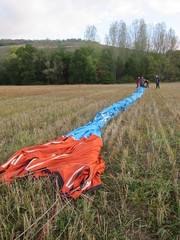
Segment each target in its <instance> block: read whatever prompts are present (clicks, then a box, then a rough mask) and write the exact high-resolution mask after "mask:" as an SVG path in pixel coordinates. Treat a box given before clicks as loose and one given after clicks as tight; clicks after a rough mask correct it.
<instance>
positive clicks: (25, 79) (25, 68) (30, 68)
mask: <svg viewBox="0 0 180 240" xmlns="http://www.w3.org/2000/svg"><path fill="white" fill-rule="evenodd" d="M36 53H37V49H36V48H34V47H33V46H32V45H30V44H27V45H26V46H25V47H20V48H19V49H18V50H17V53H16V54H17V58H18V65H19V66H18V68H19V71H20V75H21V78H22V81H21V84H33V83H34V82H35V81H36V79H35V76H36V74H35V73H36V67H35V60H36Z"/></svg>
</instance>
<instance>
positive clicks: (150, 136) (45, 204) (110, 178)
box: [0, 83, 180, 240]
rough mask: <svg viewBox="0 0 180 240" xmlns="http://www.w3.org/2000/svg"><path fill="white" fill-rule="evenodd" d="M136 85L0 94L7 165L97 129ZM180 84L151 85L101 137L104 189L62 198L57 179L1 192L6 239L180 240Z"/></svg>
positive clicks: (0, 140)
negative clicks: (27, 150)
mask: <svg viewBox="0 0 180 240" xmlns="http://www.w3.org/2000/svg"><path fill="white" fill-rule="evenodd" d="M135 91H136V88H135V86H134V85H81V86H28V87H4V86H2V87H0V163H3V162H4V161H5V160H6V159H7V158H8V157H10V156H11V155H12V154H13V153H14V152H15V151H17V150H18V149H21V148H23V147H26V146H31V145H37V144H39V143H44V142H47V141H49V140H51V139H57V138H58V137H60V136H61V135H63V134H66V133H68V132H69V131H71V130H73V129H75V128H77V127H79V126H82V125H84V124H86V123H87V122H89V121H91V120H92V119H93V117H94V116H95V115H96V113H97V112H99V111H100V110H102V109H103V108H105V107H108V106H109V105H111V104H112V103H113V102H116V101H119V100H121V99H123V98H124V97H127V96H130V95H131V94H132V93H133V92H135ZM179 93H180V84H179V83H173V84H161V88H160V89H157V90H156V89H155V86H153V85H151V86H150V88H149V89H148V91H146V92H145V93H144V95H143V97H142V98H141V99H140V100H138V101H136V102H135V104H134V105H133V106H132V107H129V108H128V109H127V110H126V111H125V112H123V113H119V115H118V116H117V117H116V118H114V119H112V120H111V121H110V122H109V123H108V124H107V125H106V126H105V127H104V129H103V130H102V139H103V144H104V145H103V148H102V151H101V155H102V157H103V158H104V160H105V161H106V169H105V173H104V174H103V175H102V177H101V178H102V182H103V185H102V189H101V190H100V191H98V192H94V193H91V194H83V195H82V197H80V198H79V199H78V200H77V201H75V202H73V201H70V199H66V198H60V200H59V194H58V191H59V186H58V183H57V179H56V178H41V179H34V178H33V177H32V176H27V177H25V178H23V179H16V180H15V181H14V182H13V183H12V184H10V185H9V186H6V185H4V184H1V185H0V196H1V197H0V239H28V240H29V239H37V237H38V236H39V234H40V232H41V230H42V228H43V226H45V224H46V222H47V221H48V220H49V219H50V218H51V216H52V214H53V212H54V209H55V205H56V202H57V201H59V204H58V208H57V213H56V216H55V217H54V219H53V220H52V222H51V223H50V224H48V225H47V228H46V230H45V232H44V234H43V239H93V240H95V239H108V240H109V239H143V240H144V239H176V240H177V239H180V176H179V169H180V151H179V146H180V94H179Z"/></svg>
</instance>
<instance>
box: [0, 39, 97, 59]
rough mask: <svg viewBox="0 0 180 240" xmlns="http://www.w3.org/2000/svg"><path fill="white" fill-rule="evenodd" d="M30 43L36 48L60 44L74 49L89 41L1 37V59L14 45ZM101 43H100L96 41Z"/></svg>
mask: <svg viewBox="0 0 180 240" xmlns="http://www.w3.org/2000/svg"><path fill="white" fill-rule="evenodd" d="M27 43H30V44H32V45H33V46H34V47H36V48H44V49H46V48H56V47H57V46H58V45H59V44H61V45H62V46H64V47H65V48H66V49H67V50H68V51H74V50H75V49H77V48H80V47H81V46H83V45H87V41H85V40H82V39H74V38H73V39H67V40H50V39H45V40H25V39H15V40H12V39H0V61H1V60H3V59H4V58H5V57H6V56H7V55H8V53H9V49H10V48H11V47H13V46H19V47H21V46H25V44H27ZM94 44H99V43H94Z"/></svg>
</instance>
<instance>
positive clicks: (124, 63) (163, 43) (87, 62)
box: [0, 19, 180, 85]
mask: <svg viewBox="0 0 180 240" xmlns="http://www.w3.org/2000/svg"><path fill="white" fill-rule="evenodd" d="M97 38H98V36H97V29H96V27H95V26H87V28H86V31H85V39H86V45H84V46H81V47H80V48H78V49H76V50H75V51H73V52H70V51H68V50H67V49H66V48H65V47H63V45H62V44H61V43H59V45H58V47H56V48H54V47H53V48H50V47H49V48H45V49H41V48H39V47H35V46H34V45H32V44H29V43H28V44H26V45H25V46H22V47H11V48H10V52H9V55H8V57H7V58H6V59H5V60H4V61H3V63H2V64H0V84H3V85H6V84H8V85H10V84H12V85H26V84H97V83H102V84H107V83H124V82H134V81H135V79H136V78H137V76H144V77H145V78H146V79H148V80H150V81H154V77H155V75H157V74H158V75H159V76H160V78H161V80H162V81H180V51H179V50H176V49H177V47H178V37H177V36H176V34H175V32H174V30H173V29H167V28H166V25H165V23H158V24H156V25H155V26H153V25H150V24H146V23H145V21H144V20H143V19H140V20H134V21H133V22H132V24H131V25H130V26H127V24H126V23H125V22H124V21H122V20H121V21H119V22H117V21H116V22H113V23H112V24H111V25H110V28H109V33H108V34H106V37H105V44H104V45H101V44H95V41H96V40H97Z"/></svg>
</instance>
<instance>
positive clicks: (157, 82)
mask: <svg viewBox="0 0 180 240" xmlns="http://www.w3.org/2000/svg"><path fill="white" fill-rule="evenodd" d="M159 82H160V78H159V76H158V75H156V78H155V83H156V89H157V88H160V86H159Z"/></svg>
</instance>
